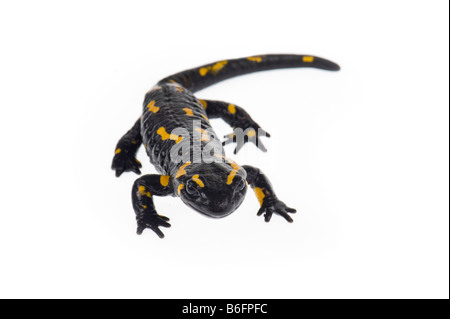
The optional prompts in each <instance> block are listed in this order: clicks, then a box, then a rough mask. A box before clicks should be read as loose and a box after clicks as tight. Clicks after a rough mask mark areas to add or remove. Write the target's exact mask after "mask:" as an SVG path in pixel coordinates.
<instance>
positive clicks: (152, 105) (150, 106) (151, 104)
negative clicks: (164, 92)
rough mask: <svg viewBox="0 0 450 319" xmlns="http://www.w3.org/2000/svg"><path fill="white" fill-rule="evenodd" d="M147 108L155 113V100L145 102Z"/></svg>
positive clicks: (156, 109) (156, 108) (157, 108)
mask: <svg viewBox="0 0 450 319" xmlns="http://www.w3.org/2000/svg"><path fill="white" fill-rule="evenodd" d="M147 108H148V110H149V111H150V112H153V113H156V112H158V111H159V107H157V106H155V101H154V100H153V101H151V102H150V103H148V104H147Z"/></svg>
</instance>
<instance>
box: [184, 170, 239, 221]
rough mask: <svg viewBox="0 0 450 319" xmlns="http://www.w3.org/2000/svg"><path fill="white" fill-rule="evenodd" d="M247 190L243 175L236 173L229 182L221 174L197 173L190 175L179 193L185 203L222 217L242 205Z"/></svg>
mask: <svg viewBox="0 0 450 319" xmlns="http://www.w3.org/2000/svg"><path fill="white" fill-rule="evenodd" d="M228 174H229V173H228ZM246 192H247V187H246V183H245V179H244V177H243V176H241V175H236V176H235V177H234V178H233V182H232V183H230V184H227V183H226V180H225V181H224V179H223V178H221V177H220V175H219V176H218V175H215V174H202V175H200V174H195V175H192V176H189V178H188V179H187V180H186V182H185V186H184V188H183V189H181V191H180V194H179V195H180V197H181V199H182V201H183V202H184V203H185V204H187V205H188V206H190V207H192V208H193V209H195V210H196V211H198V212H200V213H202V214H204V215H207V216H209V217H214V218H221V217H225V216H227V215H229V214H231V213H232V212H234V211H235V210H236V209H237V208H238V207H239V206H240V205H241V203H242V201H243V200H244V197H245V194H246Z"/></svg>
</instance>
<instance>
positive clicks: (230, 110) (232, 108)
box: [228, 104, 236, 114]
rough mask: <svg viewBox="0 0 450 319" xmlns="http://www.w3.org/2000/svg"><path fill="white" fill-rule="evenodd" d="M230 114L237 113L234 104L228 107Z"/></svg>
mask: <svg viewBox="0 0 450 319" xmlns="http://www.w3.org/2000/svg"><path fill="white" fill-rule="evenodd" d="M228 112H230V113H231V114H234V113H236V106H235V105H234V104H230V105H228Z"/></svg>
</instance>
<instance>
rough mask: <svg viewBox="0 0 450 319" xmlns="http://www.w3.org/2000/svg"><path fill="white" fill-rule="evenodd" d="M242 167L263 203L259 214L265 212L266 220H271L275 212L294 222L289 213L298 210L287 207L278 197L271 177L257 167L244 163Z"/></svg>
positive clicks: (260, 202) (260, 201)
mask: <svg viewBox="0 0 450 319" xmlns="http://www.w3.org/2000/svg"><path fill="white" fill-rule="evenodd" d="M242 168H244V169H245V171H246V172H247V182H248V183H249V185H250V186H251V187H252V188H253V190H254V191H255V195H256V197H257V198H258V201H259V204H260V205H261V208H260V209H259V211H258V214H257V215H258V216H261V215H262V214H264V220H265V221H266V222H269V221H270V219H271V218H272V215H273V214H274V213H275V214H278V215H280V216H282V217H283V218H284V219H286V220H287V221H288V222H290V223H292V222H293V220H292V218H291V216H289V214H288V213H291V214H293V213H296V212H297V211H296V210H295V209H294V208H290V207H287V206H286V204H285V203H283V202H282V201H280V200H279V199H278V197H277V196H276V195H275V192H274V191H273V188H272V185H271V184H270V181H269V179H268V178H267V177H266V176H265V175H264V174H263V173H261V171H260V170H259V169H258V168H256V167H253V166H249V165H244V166H242Z"/></svg>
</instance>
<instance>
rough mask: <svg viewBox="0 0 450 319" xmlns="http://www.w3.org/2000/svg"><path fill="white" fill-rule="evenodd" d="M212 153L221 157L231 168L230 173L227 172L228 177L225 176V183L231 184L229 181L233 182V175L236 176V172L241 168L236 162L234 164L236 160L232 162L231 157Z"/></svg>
mask: <svg viewBox="0 0 450 319" xmlns="http://www.w3.org/2000/svg"><path fill="white" fill-rule="evenodd" d="M214 155H215V156H217V157H221V158H223V159H224V160H225V161H227V162H228V164H230V166H231V167H232V168H233V170H232V171H231V172H230V174H228V178H227V185H231V183H233V180H234V177H235V176H236V174H237V172H238V171H239V170H240V169H242V168H241V167H240V166H239V165H238V164H236V162H234V161H233V160H232V159H229V158H228V157H225V156H223V155H219V154H214Z"/></svg>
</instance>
